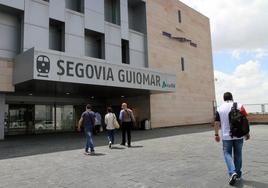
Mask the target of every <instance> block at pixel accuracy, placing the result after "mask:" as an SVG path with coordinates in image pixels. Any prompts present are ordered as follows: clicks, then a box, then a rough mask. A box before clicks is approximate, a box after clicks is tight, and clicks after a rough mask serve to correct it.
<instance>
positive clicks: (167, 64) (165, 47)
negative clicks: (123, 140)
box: [146, 0, 215, 127]
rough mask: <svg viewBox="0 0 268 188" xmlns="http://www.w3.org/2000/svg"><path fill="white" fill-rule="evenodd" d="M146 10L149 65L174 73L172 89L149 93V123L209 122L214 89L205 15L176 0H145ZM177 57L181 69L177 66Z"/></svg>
mask: <svg viewBox="0 0 268 188" xmlns="http://www.w3.org/2000/svg"><path fill="white" fill-rule="evenodd" d="M146 10H147V34H148V36H147V37H148V58H149V68H156V69H161V70H163V71H166V72H169V73H174V74H176V77H177V86H176V88H177V90H176V92H175V93H170V94H153V95H151V99H150V108H151V123H152V126H153V127H162V126H175V125H185V124H199V123H208V122H211V121H212V120H213V100H214V99H215V91H214V82H213V66H212V49H211V36H210V25H209V19H208V18H207V17H205V16H203V15H201V14H200V13H198V12H196V11H194V10H193V9H191V8H189V7H188V6H186V5H184V4H183V3H181V2H179V1H177V0H169V1H162V0H149V1H147V7H146ZM178 10H180V11H181V14H182V23H179V22H178ZM156 12H159V14H156ZM163 31H166V32H168V33H171V34H172V36H181V37H185V38H187V39H191V40H192V41H193V42H195V43H196V44H197V47H193V46H190V45H189V43H182V42H179V41H177V40H173V39H170V38H168V37H166V36H163V35H162V32H163ZM181 57H184V62H185V71H182V70H181V62H180V60H181Z"/></svg>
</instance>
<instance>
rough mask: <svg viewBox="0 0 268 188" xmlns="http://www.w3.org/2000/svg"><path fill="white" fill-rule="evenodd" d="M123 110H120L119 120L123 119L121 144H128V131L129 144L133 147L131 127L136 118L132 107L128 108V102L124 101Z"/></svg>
mask: <svg viewBox="0 0 268 188" xmlns="http://www.w3.org/2000/svg"><path fill="white" fill-rule="evenodd" d="M121 107H122V110H121V111H120V115H119V120H120V121H121V125H122V126H121V128H122V142H121V145H125V144H126V133H127V145H128V147H131V127H132V125H133V123H134V122H135V118H134V115H133V112H132V110H131V109H129V108H127V103H122V106H121Z"/></svg>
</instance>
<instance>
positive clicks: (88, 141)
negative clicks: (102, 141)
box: [85, 130, 94, 152]
mask: <svg viewBox="0 0 268 188" xmlns="http://www.w3.org/2000/svg"><path fill="white" fill-rule="evenodd" d="M85 135H86V148H85V151H86V152H88V149H89V148H90V151H94V145H93V140H92V132H91V131H89V130H85Z"/></svg>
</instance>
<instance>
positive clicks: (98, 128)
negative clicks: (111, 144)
mask: <svg viewBox="0 0 268 188" xmlns="http://www.w3.org/2000/svg"><path fill="white" fill-rule="evenodd" d="M101 121H102V118H101V115H100V113H99V112H95V134H98V133H100V131H101Z"/></svg>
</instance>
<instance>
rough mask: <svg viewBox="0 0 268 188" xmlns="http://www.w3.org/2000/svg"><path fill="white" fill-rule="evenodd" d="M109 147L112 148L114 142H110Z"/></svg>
mask: <svg viewBox="0 0 268 188" xmlns="http://www.w3.org/2000/svg"><path fill="white" fill-rule="evenodd" d="M109 148H110V149H112V142H111V141H110V142H109Z"/></svg>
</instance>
